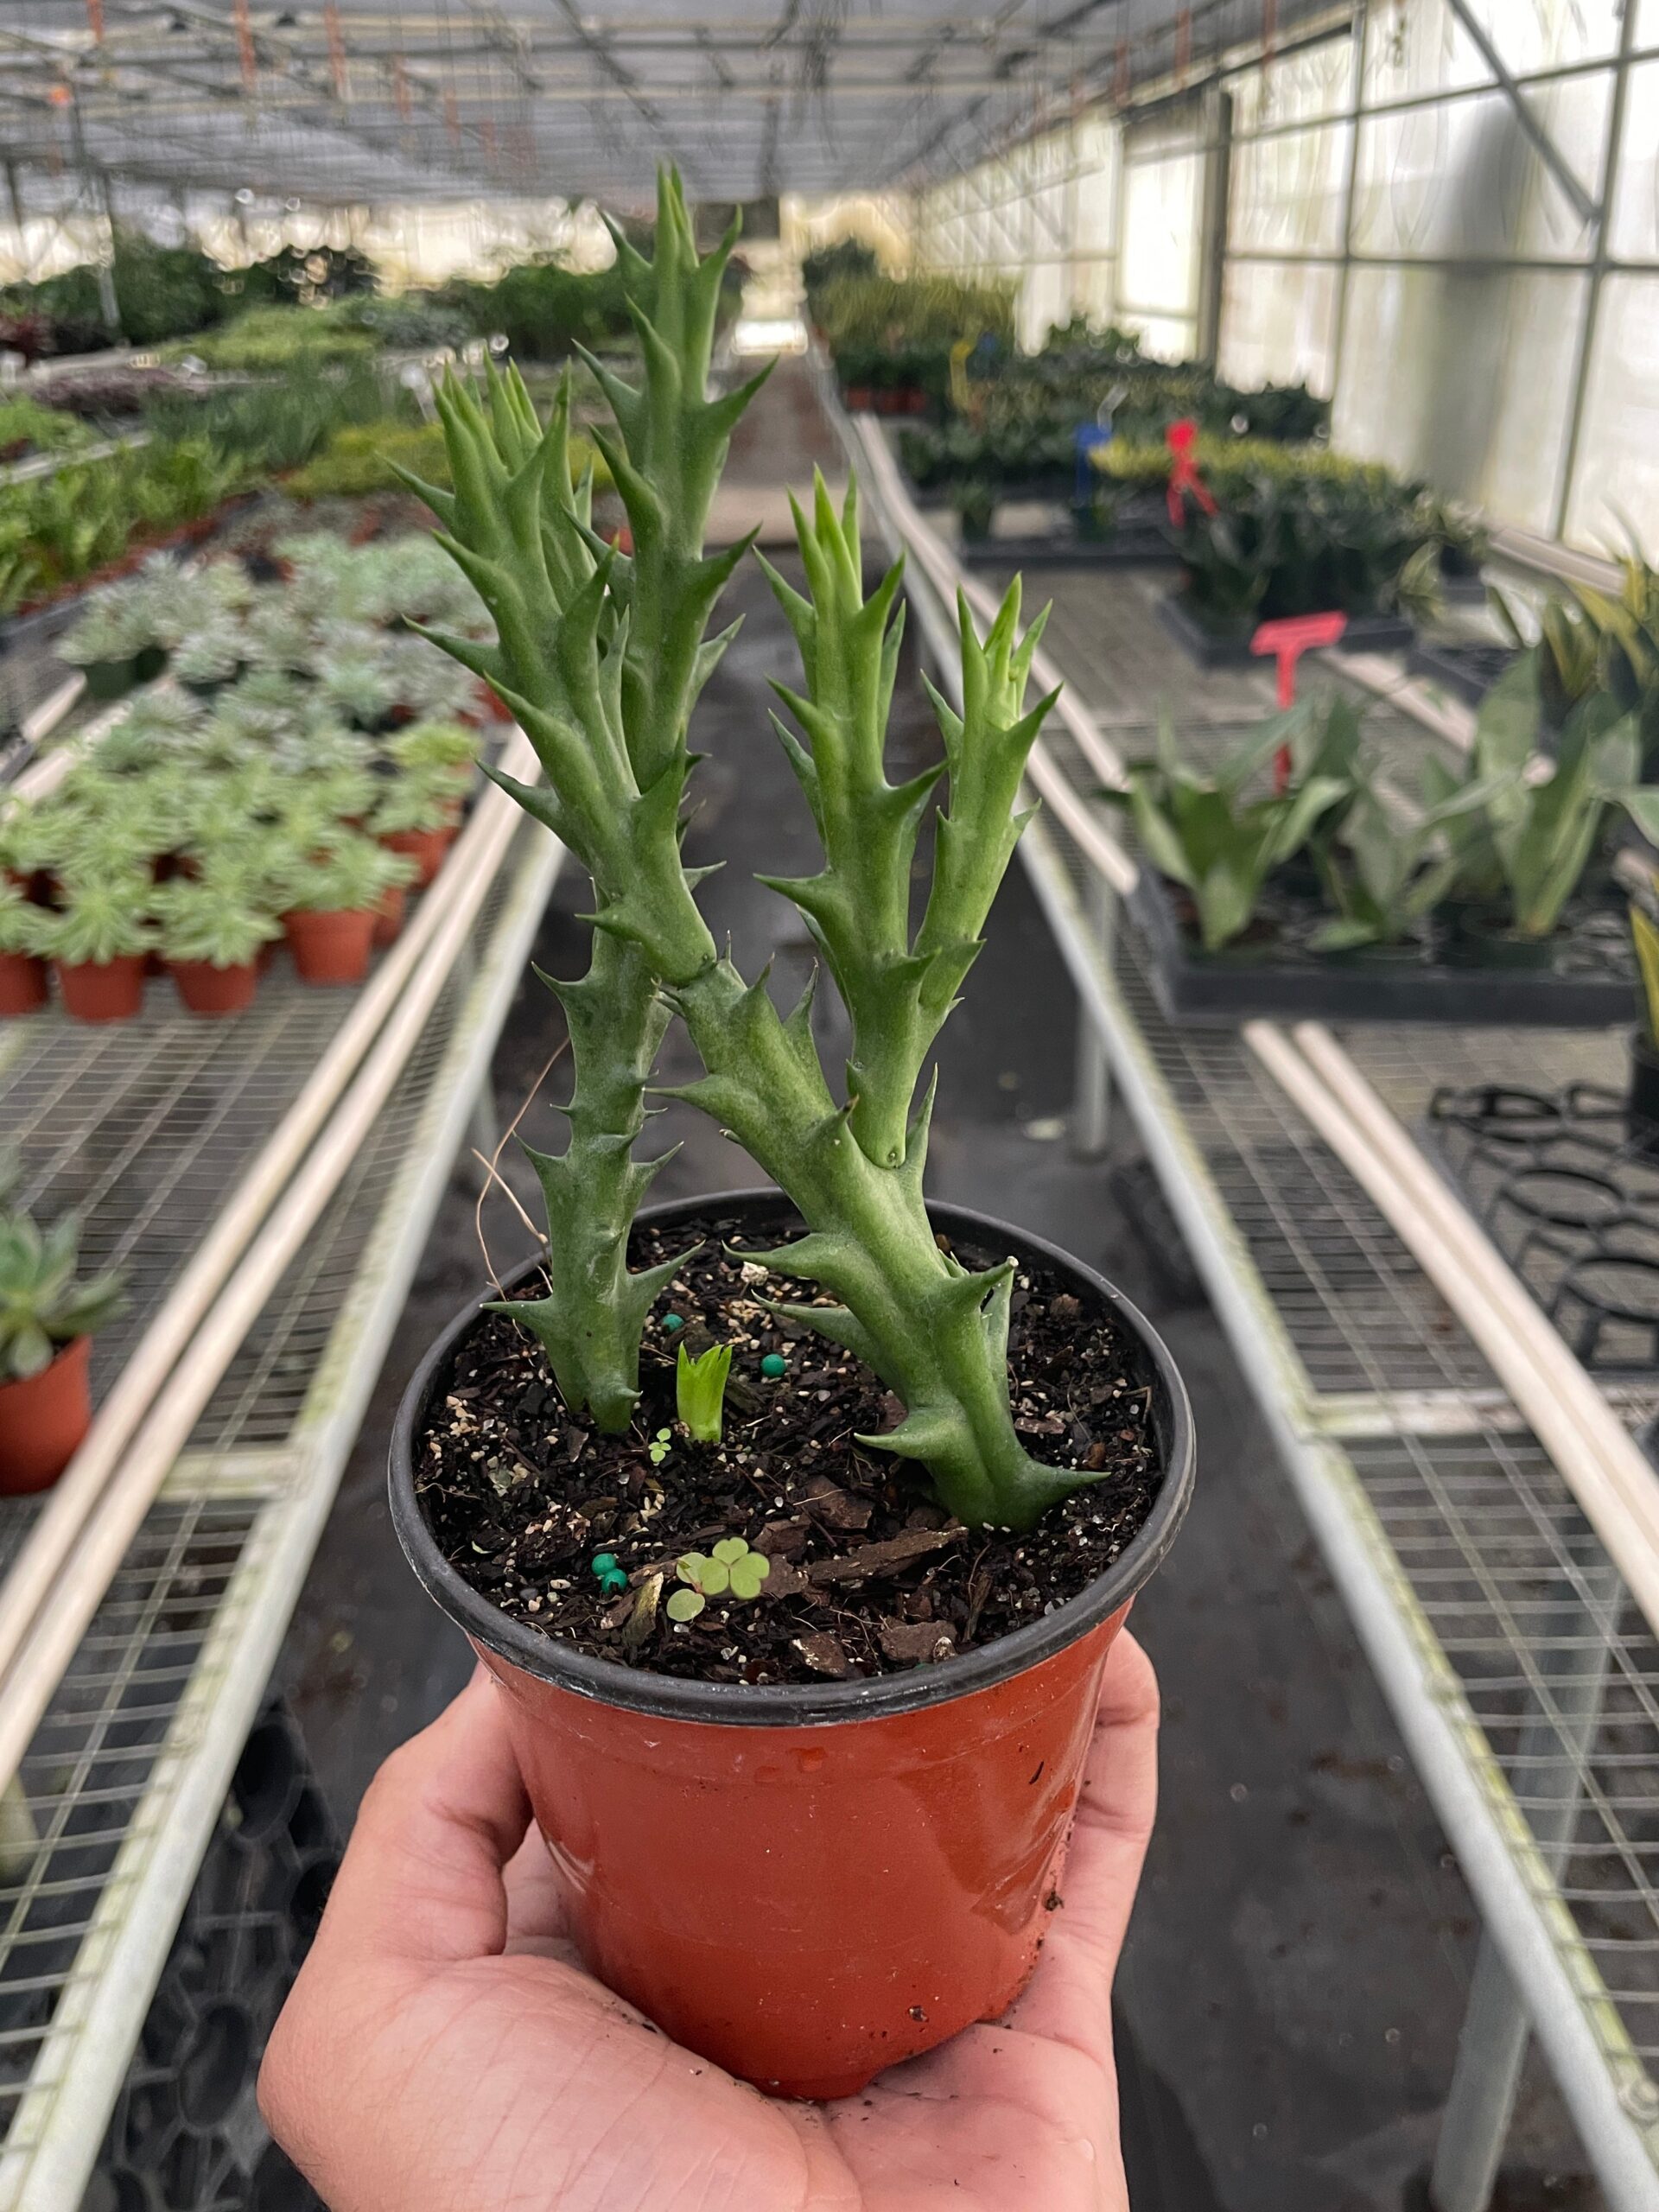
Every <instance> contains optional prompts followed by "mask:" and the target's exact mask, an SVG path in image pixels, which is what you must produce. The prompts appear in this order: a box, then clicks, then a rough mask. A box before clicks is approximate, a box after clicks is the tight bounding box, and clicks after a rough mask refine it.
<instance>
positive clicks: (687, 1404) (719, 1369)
mask: <svg viewBox="0 0 1659 2212" xmlns="http://www.w3.org/2000/svg"><path fill="white" fill-rule="evenodd" d="M731 1371H732V1348H731V1346H730V1345H729V1344H710V1345H709V1349H708V1351H703V1352H699V1353H698V1354H697V1356H696V1358H695V1359H693V1358H692V1357H691V1355H690V1352H689V1351H687V1350H686V1348H685V1346H684V1345H683V1344H682V1345H681V1346H680V1356H679V1358H678V1360H677V1362H676V1363H675V1370H674V1397H675V1405H676V1409H677V1412H678V1414H679V1416H680V1419H681V1421H683V1423H684V1424H685V1427H686V1430H687V1432H688V1433H689V1434H690V1436H692V1437H693V1438H694V1439H695V1440H696V1442H697V1443H699V1444H718V1443H719V1441H720V1432H721V1408H722V1405H723V1403H724V1401H725V1397H726V1378H727V1376H728V1375H729V1374H730V1373H731Z"/></svg>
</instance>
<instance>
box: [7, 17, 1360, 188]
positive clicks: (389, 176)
mask: <svg viewBox="0 0 1659 2212" xmlns="http://www.w3.org/2000/svg"><path fill="white" fill-rule="evenodd" d="M1350 13H1351V10H1349V9H1347V8H1344V7H1333V6H1332V5H1331V4H1330V0H1323V4H1320V3H1319V0H1277V4H1275V0H1195V4H1190V5H1185V4H1180V0H1000V4H991V3H990V0H988V4H986V5H984V6H983V7H982V9H981V10H979V11H977V12H973V11H969V12H964V11H963V10H961V9H960V8H957V7H954V6H951V5H950V4H948V0H896V4H893V5H891V6H888V5H884V4H882V3H881V0H505V4H504V5H501V6H496V5H493V4H489V0H425V4H423V5H412V6H410V7H408V8H404V9H400V8H397V7H396V6H395V5H394V6H390V7H389V6H387V5H385V0H298V4H287V5H280V4H279V5H277V6H272V5H270V4H269V0H161V4H157V3H156V0H29V5H28V6H26V7H25V6H22V5H20V4H17V0H13V4H11V5H10V6H8V7H6V8H4V9H3V10H0V156H3V157H4V158H6V159H7V160H9V161H10V163H11V164H12V165H13V176H14V191H15V192H16V191H22V193H24V194H30V193H33V194H35V204H37V205H41V206H46V205H49V202H50V198H51V194H52V179H53V177H54V175H60V176H61V175H68V174H70V173H74V172H79V173H80V174H82V175H84V174H85V173H86V171H87V170H88V169H89V168H90V169H92V171H94V172H101V173H103V174H105V175H111V176H114V177H117V178H130V179H134V180H141V181H146V182H149V183H160V184H163V185H165V186H167V187H168V188H175V189H186V188H199V189H207V190H226V191H232V192H234V191H238V190H251V191H255V192H258V193H262V194H287V195H293V196H295V197H297V198H302V199H303V200H306V201H308V202H309V203H313V204H328V203H333V204H340V203H346V202H363V201H377V202H380V203H382V204H385V203H387V202H391V201H397V200H422V199H442V198H451V199H452V198H454V197H456V196H459V195H475V194H480V193H481V194H499V195H503V196H506V195H512V196H514V197H521V196H530V195H536V194H560V195H563V196H564V197H566V198H571V199H574V198H577V197H581V196H584V195H590V194H591V195H595V196H603V197H607V198H610V199H613V200H625V201H626V200H632V199H638V198H639V196H640V194H642V192H644V191H645V190H646V189H648V188H649V181H650V177H651V175H652V169H653V168H654V167H655V165H656V163H657V162H658V160H660V159H662V158H664V156H666V157H668V158H670V159H672V160H674V161H676V162H678V163H679V165H680V167H681V168H682V170H683V174H684V176H685V179H686V182H687V186H688V188H689V189H690V191H691V193H692V194H694V195H695V196H696V197H697V198H699V199H701V200H753V199H757V198H766V197H768V196H770V195H772V194H775V193H777V192H779V191H784V190H792V191H798V192H804V193H820V192H836V191H845V190H849V189H860V190H862V189H870V188H884V187H890V186H893V185H894V184H897V183H902V182H905V181H915V180H919V179H923V178H925V177H928V176H934V175H940V174H944V173H948V172H950V171H954V170H957V169H960V168H966V167H968V166H969V165H970V164H972V163H974V162H977V161H980V160H982V158H983V157H984V155H985V153H986V152H987V150H988V149H990V148H992V147H994V146H995V145H996V144H997V143H1001V141H1002V140H1004V139H1006V138H1007V137H1008V136H1010V135H1012V134H1014V133H1017V132H1019V131H1020V130H1022V129H1024V128H1026V127H1028V126H1029V125H1031V124H1033V123H1035V122H1038V121H1040V120H1041V119H1042V118H1045V117H1046V116H1050V115H1052V114H1053V113H1055V112H1056V111H1065V108H1066V107H1067V106H1068V105H1071V104H1073V103H1079V102H1082V101H1084V100H1097V99H1100V98H1102V97H1103V96H1106V97H1113V96H1116V97H1117V98H1118V99H1124V98H1126V97H1128V94H1129V92H1130V91H1131V89H1132V88H1136V87H1139V86H1144V85H1147V84H1152V83H1156V82H1158V81H1160V80H1166V81H1170V82H1173V84H1175V85H1177V86H1179V85H1180V84H1181V83H1183V82H1186V81H1191V80H1192V79H1193V78H1194V77H1196V76H1197V75H1198V73H1201V72H1202V71H1203V70H1204V68H1205V67H1206V65H1207V64H1208V63H1209V62H1211V61H1212V60H1214V59H1215V58H1216V57H1217V55H1219V54H1222V53H1224V52H1225V51H1226V50H1227V49H1228V48H1230V46H1232V45H1234V44H1236V42H1237V41H1240V40H1243V39H1246V38H1249V39H1260V38H1261V37H1262V34H1263V29H1264V25H1265V26H1267V27H1268V34H1269V35H1270V36H1273V35H1276V36H1279V37H1281V38H1283V39H1285V40H1287V41H1289V40H1290V39H1292V38H1294V36H1297V35H1305V34H1306V30H1307V29H1310V28H1313V27H1316V26H1317V25H1318V24H1319V23H1320V22H1344V21H1345V20H1346V18H1347V16H1348V15H1349V14H1350ZM20 170H21V176H22V181H21V183H20V182H18V181H17V176H18V172H19V171H20Z"/></svg>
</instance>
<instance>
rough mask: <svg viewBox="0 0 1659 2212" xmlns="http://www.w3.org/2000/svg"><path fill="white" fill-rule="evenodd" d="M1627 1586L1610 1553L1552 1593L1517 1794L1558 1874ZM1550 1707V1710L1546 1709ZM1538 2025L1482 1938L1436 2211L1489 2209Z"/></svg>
mask: <svg viewBox="0 0 1659 2212" xmlns="http://www.w3.org/2000/svg"><path fill="white" fill-rule="evenodd" d="M1623 1594H1624V1592H1623V1586H1622V1585H1621V1583H1620V1581H1619V1578H1618V1573H1617V1572H1616V1570H1615V1569H1614V1568H1613V1567H1611V1566H1610V1565H1609V1564H1608V1562H1607V1561H1606V1560H1599V1561H1597V1562H1595V1563H1594V1564H1592V1565H1591V1566H1589V1567H1586V1568H1585V1569H1584V1571H1583V1572H1582V1573H1581V1574H1579V1575H1576V1576H1574V1577H1573V1580H1571V1581H1567V1580H1558V1581H1557V1582H1556V1583H1555V1584H1554V1589H1553V1592H1552V1596H1553V1598H1554V1602H1555V1604H1556V1605H1559V1607H1560V1612H1559V1614H1558V1615H1557V1616H1556V1618H1558V1620H1559V1623H1560V1625H1559V1627H1557V1628H1556V1629H1555V1630H1554V1635H1555V1637H1556V1638H1557V1639H1558V1641H1559V1643H1560V1646H1561V1648H1560V1649H1557V1650H1554V1651H1547V1652H1546V1653H1544V1654H1543V1655H1542V1658H1543V1663H1544V1667H1545V1669H1546V1670H1547V1671H1546V1672H1545V1674H1544V1680H1543V1682H1542V1684H1541V1690H1540V1692H1539V1696H1540V1701H1541V1703H1542V1702H1543V1700H1545V1699H1547V1700H1548V1707H1546V1709H1544V1710H1542V1711H1541V1712H1540V1713H1538V1714H1537V1716H1536V1717H1535V1719H1533V1720H1531V1721H1530V1722H1529V1724H1528V1726H1526V1727H1525V1728H1524V1729H1522V1732H1521V1739H1520V1744H1519V1747H1518V1750H1517V1752H1516V1762H1515V1770H1514V1775H1513V1781H1514V1787H1515V1793H1516V1796H1517V1797H1518V1798H1519V1799H1521V1801H1522V1808H1523V1810H1524V1811H1525V1813H1526V1816H1527V1821H1528V1823H1529V1826H1530V1827H1531V1829H1532V1832H1533V1834H1534V1836H1535V1838H1536V1840H1537V1843H1538V1847H1539V1849H1540V1850H1541V1853H1543V1856H1544V1858H1545V1860H1546V1861H1547V1863H1548V1866H1549V1869H1550V1872H1552V1874H1559V1872H1560V1868H1561V1865H1562V1862H1563V1861H1564V1860H1565V1859H1566V1858H1567V1852H1568V1848H1569V1847H1570V1846H1571V1843H1572V1840H1573V1824H1574V1822H1575V1821H1576V1820H1577V1818H1578V1810H1579V1802H1580V1797H1581V1796H1582V1795H1583V1789H1584V1762H1585V1755H1586V1752H1587V1751H1588V1750H1589V1749H1590V1747H1591V1745H1592V1744H1593V1743H1594V1741H1595V1734H1596V1729H1597V1726H1598V1725H1599V1721H1600V1718H1601V1706H1602V1696H1603V1692H1604V1690H1605V1686H1606V1681H1607V1669H1608V1664H1609V1660H1610V1655H1611V1643H1612V1637H1613V1636H1614V1635H1615V1634H1616V1633H1617V1630H1618V1608H1619V1605H1620V1603H1621V1600H1622V1598H1623ZM1549 1707H1553V1712H1552V1711H1551V1710H1549V1709H1548V1708H1549ZM1530 2032H1531V2022H1530V2021H1529V2018H1528V2017H1527V2008H1526V2005H1525V2004H1524V2003H1523V2002H1522V1996H1521V1993H1520V1991H1519V1990H1518V1989H1517V1988H1516V1985H1515V1983H1514V1982H1513V1980H1511V1979H1510V1973H1509V1969H1508V1967H1505V1965H1504V1964H1503V1959H1502V1957H1501V1956H1500V1955H1499V1952H1498V1948H1497V1945H1496V1944H1495V1943H1494V1942H1493V1941H1492V1939H1491V1936H1490V1935H1489V1934H1488V1935H1483V1936H1482V1937H1481V1939H1480V1951H1479V1955H1478V1957H1477V1959H1476V1961H1475V1978H1474V1981H1473V1984H1472V1986H1471V1989H1470V1992H1469V2005H1468V2009H1467V2011H1466V2012H1465V2014H1464V2018H1463V2026H1462V2029H1461V2030H1460V2031H1459V2036H1458V2063H1457V2065H1456V2068H1455V2069H1454V2070H1453V2073H1452V2088H1451V2091H1450V2093H1449V2094H1448V2095H1447V2097H1446V2111H1445V2113H1444V2114H1443V2115H1442V2117H1441V2120H1440V2141H1439V2143H1438V2144H1437V2145H1436V2146H1435V2152H1434V2165H1433V2171H1432V2173H1431V2174H1430V2177H1429V2184H1428V2196H1429V2202H1430V2203H1431V2205H1432V2206H1433V2212H1486V2207H1487V2205H1488V2204H1489V2203H1490V2202H1491V2195H1492V2185H1493V2183H1495V2182H1496V2180H1497V2169H1498V2164H1499V2161H1500V2160H1501V2159H1502V2158H1503V2145H1504V2143H1505V2141H1506V2139H1508V2136H1509V2132H1510V2119H1511V2117H1512V2116H1513V2114H1514V2112H1515V2100H1516V2091H1517V2089H1518V2088H1519V2087H1520V2082H1521V2067H1522V2062H1523V2060H1524V2059H1525V2057H1526V2055H1527V2038H1528V2037H1529V2034H1530Z"/></svg>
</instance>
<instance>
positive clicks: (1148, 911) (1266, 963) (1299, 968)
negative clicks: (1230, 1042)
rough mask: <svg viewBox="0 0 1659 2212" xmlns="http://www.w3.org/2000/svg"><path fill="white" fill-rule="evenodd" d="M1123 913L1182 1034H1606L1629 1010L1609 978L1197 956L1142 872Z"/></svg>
mask: <svg viewBox="0 0 1659 2212" xmlns="http://www.w3.org/2000/svg"><path fill="white" fill-rule="evenodd" d="M1128 909H1129V912H1130V914H1131V916H1132V917H1133V918H1134V920H1135V924H1136V925H1137V926H1138V927H1139V929H1140V931H1141V935H1142V937H1143V938H1145V939H1146V942H1147V947H1148V949H1149V950H1150V952H1151V954H1152V959H1151V963H1150V967H1151V976H1152V986H1153V989H1154V993H1155V994H1156V995H1157V1000H1158V1003H1159V1005H1160V1007H1161V1008H1162V1009H1163V1012H1164V1014H1165V1017H1166V1019H1167V1020H1170V1021H1173V1022H1175V1023H1177V1024H1179V1025H1181V1026H1183V1027H1185V1026H1198V1027H1211V1028H1217V1029H1219V1028H1235V1027H1237V1025H1238V1024H1239V1023H1240V1022H1242V1021H1254V1020H1257V1019H1258V1018H1261V1019H1265V1020H1273V1021H1443V1022H1454V1023H1456V1024H1458V1025H1459V1027H1465V1028H1478V1027H1494V1028H1503V1029H1605V1028H1607V1027H1611V1025H1613V1024H1615V1023H1618V1022H1628V1021H1629V1020H1630V1014H1631V1008H1632V1006H1633V1005H1634V1003H1635V988H1636V987H1635V984H1634V982H1633V981H1632V980H1631V979H1630V978H1629V977H1627V976H1619V975H1614V974H1611V973H1608V974H1605V975H1596V974H1593V973H1588V974H1587V973H1586V972H1584V971H1583V970H1581V969H1575V970H1568V969H1563V968H1555V969H1547V968H1545V969H1541V968H1508V967H1487V968H1481V967H1475V966H1472V965H1465V963H1462V962H1459V963H1456V964H1455V965H1454V964H1452V963H1450V962H1446V961H1439V960H1435V959H1433V957H1430V956H1427V955H1426V956H1425V957H1424V958H1423V959H1422V960H1421V962H1420V963H1416V964H1414V965H1411V966H1406V965H1395V964H1394V963H1372V962H1370V961H1368V960H1367V959H1366V958H1365V957H1364V956H1363V955H1358V956H1352V957H1348V958H1335V957H1332V958H1328V959H1320V958H1319V957H1317V956H1314V955H1305V954H1298V953H1296V952H1295V951H1294V950H1287V951H1282V952H1274V953H1268V952H1264V953H1262V955H1261V956H1259V957H1255V956H1252V955H1251V954H1250V953H1248V952H1243V953H1237V952H1235V953H1231V954H1229V953H1220V954H1213V953H1204V952H1201V951H1198V950H1195V948H1194V947H1193V945H1192V941H1191V939H1190V938H1188V937H1187V936H1186V934H1185V931H1183V930H1182V928H1181V925H1180V920H1179V916H1178V915H1177V913H1176V911H1175V907H1174V906H1173V902H1172V901H1171V899H1170V896H1169V893H1168V890H1167V888H1166V886H1165V885H1164V883H1163V882H1162V881H1161V880H1160V878H1159V877H1157V876H1155V875H1154V874H1152V873H1151V872H1150V871H1149V870H1148V869H1147V868H1142V869H1141V874H1140V877H1139V880H1137V882H1136V884H1135V889H1134V890H1133V891H1132V892H1131V893H1129V897H1128Z"/></svg>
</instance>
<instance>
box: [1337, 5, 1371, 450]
mask: <svg viewBox="0 0 1659 2212" xmlns="http://www.w3.org/2000/svg"><path fill="white" fill-rule="evenodd" d="M1348 35H1349V37H1350V38H1351V41H1353V45H1352V51H1351V55H1350V65H1351V66H1350V69H1349V77H1348V165H1347V171H1346V174H1345V175H1344V178H1343V184H1342V266H1341V269H1340V270H1339V271H1338V277H1337V311H1336V315H1335V319H1334V327H1333V328H1332V333H1331V423H1332V430H1333V432H1334V429H1335V426H1336V420H1337V398H1338V393H1339V391H1340V390H1341V385H1342V353H1343V347H1344V346H1345V345H1346V344H1347V342H1348V292H1349V287H1350V285H1351V283H1352V281H1353V272H1354V203H1355V200H1357V197H1358V193H1359V130H1360V120H1361V117H1362V115H1363V111H1364V102H1365V41H1366V37H1367V35H1368V31H1367V23H1366V0H1357V5H1356V7H1355V9H1354V21H1353V28H1352V29H1351V31H1350V32H1349V34H1348Z"/></svg>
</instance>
